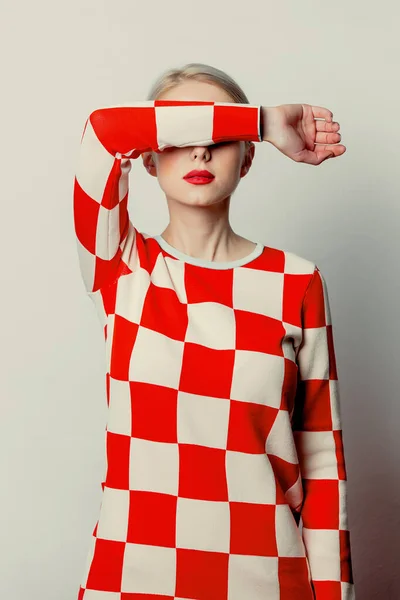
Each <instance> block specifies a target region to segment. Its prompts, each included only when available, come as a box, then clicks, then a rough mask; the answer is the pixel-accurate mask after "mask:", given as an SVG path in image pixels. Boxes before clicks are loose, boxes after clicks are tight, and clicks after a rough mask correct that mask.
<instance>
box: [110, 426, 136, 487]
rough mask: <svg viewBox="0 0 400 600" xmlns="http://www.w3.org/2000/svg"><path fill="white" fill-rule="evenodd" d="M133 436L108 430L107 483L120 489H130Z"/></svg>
mask: <svg viewBox="0 0 400 600" xmlns="http://www.w3.org/2000/svg"><path fill="white" fill-rule="evenodd" d="M130 447H131V437H130V436H128V435H121V434H119V433H113V432H112V431H108V430H107V432H106V454H107V474H106V480H105V485H106V486H107V487H111V488H117V489H119V490H127V489H129V460H130Z"/></svg>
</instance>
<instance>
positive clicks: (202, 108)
mask: <svg viewBox="0 0 400 600" xmlns="http://www.w3.org/2000/svg"><path fill="white" fill-rule="evenodd" d="M228 140H248V141H262V135H261V107H260V106H250V105H249V104H237V103H223V102H200V101H199V102H193V101H175V100H151V101H144V102H137V103H134V104H132V105H126V104H122V105H119V106H110V107H105V108H100V109H97V110H95V111H94V112H92V113H91V114H90V116H89V117H88V119H87V121H86V123H85V127H84V130H83V134H82V138H81V143H80V151H79V157H78V164H77V169H76V176H75V182H74V225H75V234H76V241H77V247H78V258H79V264H80V270H81V274H82V278H83V281H84V284H85V288H86V291H87V292H88V293H89V294H91V293H94V292H96V291H97V290H99V289H100V288H102V287H103V286H105V285H108V284H110V283H112V282H113V281H115V280H116V278H117V277H118V275H119V274H120V273H121V272H125V271H123V269H124V268H125V265H124V264H121V262H122V263H123V259H122V261H121V257H123V256H124V252H125V255H126V256H129V257H130V258H131V257H132V254H134V253H135V252H136V237H137V236H136V230H135V228H134V227H133V225H132V223H131V221H130V218H129V214H128V208H127V204H128V192H129V185H128V183H129V172H130V170H131V166H132V165H131V160H130V159H135V158H138V157H139V156H140V155H141V154H142V153H143V152H146V151H154V152H162V151H163V150H164V149H165V148H167V147H171V146H176V147H185V146H194V145H198V146H208V145H212V144H215V143H218V142H221V141H228ZM128 272H129V271H128Z"/></svg>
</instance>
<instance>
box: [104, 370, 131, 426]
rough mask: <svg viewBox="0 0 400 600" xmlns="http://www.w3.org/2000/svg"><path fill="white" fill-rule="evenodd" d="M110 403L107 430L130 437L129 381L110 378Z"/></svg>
mask: <svg viewBox="0 0 400 600" xmlns="http://www.w3.org/2000/svg"><path fill="white" fill-rule="evenodd" d="M109 382H110V401H109V405H108V417H107V430H108V431H111V432H113V433H120V434H121V435H129V436H130V435H132V404H131V391H130V385H129V381H121V380H119V379H114V378H113V377H111V376H110V378H109Z"/></svg>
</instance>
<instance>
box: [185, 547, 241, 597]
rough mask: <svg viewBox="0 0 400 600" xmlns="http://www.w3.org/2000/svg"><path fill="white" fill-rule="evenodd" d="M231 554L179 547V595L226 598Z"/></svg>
mask: <svg viewBox="0 0 400 600" xmlns="http://www.w3.org/2000/svg"><path fill="white" fill-rule="evenodd" d="M228 564H229V555H228V554H226V553H223V552H221V553H218V552H204V551H200V550H184V549H182V548H177V550H176V591H175V595H176V596H177V597H179V598H197V599H198V600H216V599H217V598H218V600H227V598H228Z"/></svg>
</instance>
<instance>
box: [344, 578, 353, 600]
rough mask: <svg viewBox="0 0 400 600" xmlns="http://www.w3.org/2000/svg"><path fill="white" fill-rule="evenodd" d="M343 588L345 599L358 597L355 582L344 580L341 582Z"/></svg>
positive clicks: (350, 599) (351, 599) (349, 599)
mask: <svg viewBox="0 0 400 600" xmlns="http://www.w3.org/2000/svg"><path fill="white" fill-rule="evenodd" d="M341 589H342V596H341V597H342V598H343V600H355V598H356V590H355V587H354V585H353V584H351V583H347V582H345V581H342V583H341Z"/></svg>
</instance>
